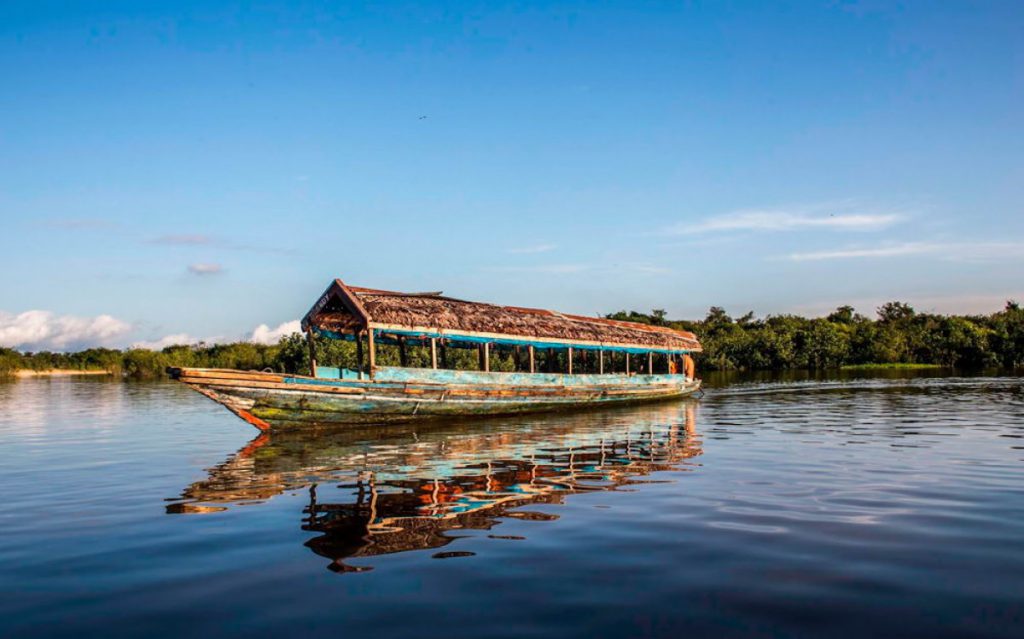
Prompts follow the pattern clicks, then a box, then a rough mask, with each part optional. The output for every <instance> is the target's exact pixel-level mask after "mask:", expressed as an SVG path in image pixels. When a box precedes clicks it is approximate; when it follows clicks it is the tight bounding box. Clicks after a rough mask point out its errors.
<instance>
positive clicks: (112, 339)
mask: <svg viewBox="0 0 1024 639" xmlns="http://www.w3.org/2000/svg"><path fill="white" fill-rule="evenodd" d="M131 330H132V325H131V324H129V323H128V322H124V321H122V320H119V319H117V318H116V317H112V316H110V315H97V316H96V317H76V316H73V315H56V314H55V313H52V312H50V311H38V310H35V311H25V312H24V313H19V314H17V315H15V314H12V313H4V312H2V311H0V346H6V347H8V348H18V349H22V350H54V351H65V350H77V349H81V348H88V347H90V346H110V345H113V344H115V343H117V342H118V341H119V340H121V339H123V338H125V337H126V336H127V335H128V334H129V333H130V332H131Z"/></svg>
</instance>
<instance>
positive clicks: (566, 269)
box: [489, 264, 593, 275]
mask: <svg viewBox="0 0 1024 639" xmlns="http://www.w3.org/2000/svg"><path fill="white" fill-rule="evenodd" d="M592 268H593V267H592V266H591V265H589V264H535V265H533V266H496V267H494V268H491V269H489V270H492V271H498V272H501V273H548V274H552V275H566V274H569V273H583V272H584V271H589V270H591V269H592Z"/></svg>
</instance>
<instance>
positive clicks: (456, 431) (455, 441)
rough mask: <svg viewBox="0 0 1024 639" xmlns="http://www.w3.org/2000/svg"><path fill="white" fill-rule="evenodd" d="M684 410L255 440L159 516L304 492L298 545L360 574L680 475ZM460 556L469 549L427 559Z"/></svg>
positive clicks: (688, 408)
mask: <svg viewBox="0 0 1024 639" xmlns="http://www.w3.org/2000/svg"><path fill="white" fill-rule="evenodd" d="M696 412H697V404H696V402H695V401H693V400H687V401H683V402H672V403H669V404H658V405H649V406H644V407H637V408H633V409H621V410H609V411H602V412H592V413H581V414H575V415H554V416H547V417H537V418H534V419H524V418H518V419H516V420H511V419H510V420H489V421H486V422H479V421H476V422H467V423H461V424H455V423H446V424H432V425H427V424H419V425H416V426H406V427H401V426H397V427H388V428H384V429H382V428H377V429H374V430H353V429H348V430H345V431H343V432H334V433H320V434H310V433H273V434H266V433H265V434H262V435H260V436H259V437H257V438H256V439H254V440H253V441H252V442H250V443H249V444H248V445H246V446H245V447H244V448H242V449H241V450H240V451H238V452H237V453H236V454H234V455H232V456H231V457H230V458H229V459H227V460H226V461H225V462H224V463H222V464H220V465H219V466H217V467H215V468H212V469H210V471H209V477H208V478H207V479H205V480H203V481H199V482H196V483H194V484H192V485H191V486H189V487H188V488H186V489H185V490H184V491H183V492H182V495H181V498H179V499H176V500H174V503H172V504H170V505H168V506H167V512H169V513H199V512H211V511H218V510H224V509H225V508H227V507H229V506H230V505H233V504H235V505H237V504H245V503H253V502H258V501H263V500H267V499H269V498H271V497H273V496H275V495H279V494H281V493H284V492H288V491H295V490H304V489H308V492H309V504H308V506H306V507H305V508H304V510H303V520H302V529H303V530H307V531H312V532H317V533H321V534H320V536H318V537H315V538H313V539H310V540H309V541H307V542H306V544H305V545H306V546H307V547H309V548H310V549H311V550H312V551H313V552H315V553H317V554H318V555H321V556H323V557H326V558H328V559H330V560H331V563H330V565H329V566H328V567H329V568H330V569H331V570H334V571H338V572H350V571H363V570H369V567H367V566H352V565H349V564H347V563H345V561H346V560H347V559H350V558H359V557H372V556H376V555H384V554H391V553H398V552H403V551H408V550H422V549H431V548H440V547H442V546H445V545H447V544H449V543H450V542H451V541H453V540H454V539H455V538H457V535H454V536H453V535H450V534H449V532H448V531H457V530H461V529H475V530H490V529H491V528H492V527H493V526H494V525H495V524H497V523H498V522H499V520H500V519H501V518H517V519H537V520H544V519H555V518H557V515H552V514H548V513H541V512H531V511H526V510H522V509H521V507H523V506H528V505H531V504H560V503H562V502H563V500H564V499H565V498H566V497H567V496H568V495H572V494H574V493H582V492H590V491H601V490H616V489H617V488H619V487H621V486H624V485H627V484H630V483H632V482H635V481H636V479H635V478H637V477H642V476H644V475H648V474H650V473H652V472H655V471H660V470H670V469H679V468H685V466H686V460H687V459H689V458H692V457H696V456H698V455H700V454H701V452H702V449H701V443H700V439H699V437H698V435H697V430H696V428H697V426H696ZM335 486H336V487H335ZM338 489H340V490H338ZM494 536H495V537H501V536H500V535H494ZM463 554H472V553H439V554H438V555H435V556H439V557H445V556H458V555H463Z"/></svg>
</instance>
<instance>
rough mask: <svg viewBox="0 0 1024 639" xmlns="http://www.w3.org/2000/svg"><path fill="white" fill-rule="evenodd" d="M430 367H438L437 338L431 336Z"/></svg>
mask: <svg viewBox="0 0 1024 639" xmlns="http://www.w3.org/2000/svg"><path fill="white" fill-rule="evenodd" d="M430 367H431V368H434V369H436V368H437V338H436V337H431V338H430Z"/></svg>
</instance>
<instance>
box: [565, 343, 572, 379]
mask: <svg viewBox="0 0 1024 639" xmlns="http://www.w3.org/2000/svg"><path fill="white" fill-rule="evenodd" d="M565 359H566V360H567V361H568V362H569V374H570V375H572V346H570V347H569V350H568V352H567V354H566V357H565Z"/></svg>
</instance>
